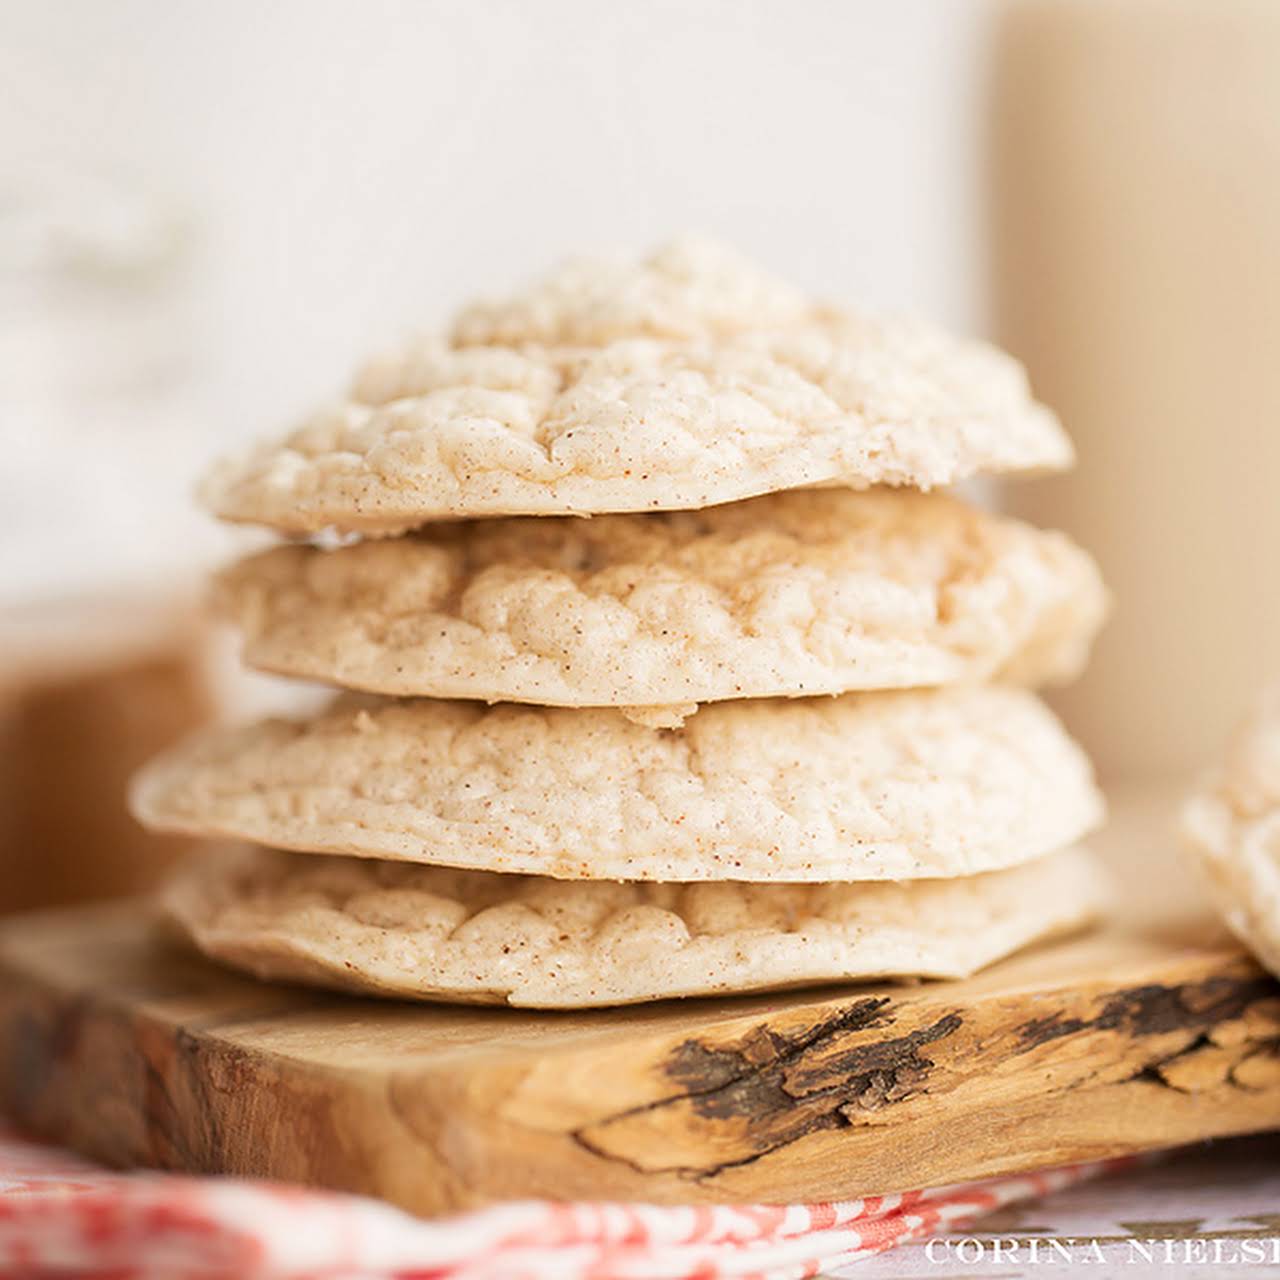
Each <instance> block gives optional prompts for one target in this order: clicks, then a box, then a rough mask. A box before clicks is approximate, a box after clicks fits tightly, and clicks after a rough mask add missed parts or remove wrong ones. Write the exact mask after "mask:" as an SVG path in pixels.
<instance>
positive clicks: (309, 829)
mask: <svg viewBox="0 0 1280 1280" xmlns="http://www.w3.org/2000/svg"><path fill="white" fill-rule="evenodd" d="M132 800H133V807H134V812H135V813H136V814H137V815H138V816H139V817H140V818H141V819H142V820H143V821H144V822H146V823H147V824H149V825H151V826H153V827H156V828H158V829H161V830H167V831H175V832H182V833H187V834H192V835H220V836H226V837H233V838H236V839H243V840H251V841H254V842H256V843H261V844H266V845H273V846H278V847H281V848H291V849H300V850H314V851H319V852H326V853H350V854H358V855H361V856H364V857H371V858H389V859H399V860H405V861H411V862H424V863H436V864H441V865H445V866H456V867H470V868H476V869H480V870H485V871H507V872H529V873H534V874H539V875H550V876H554V877H557V878H561V879H593V878H605V879H620V880H662V881H684V880H741V881H757V880H758V881H769V880H778V881H822V880H834V881H843V880H869V879H916V878H927V877H939V876H954V875H967V874H971V873H974V872H977V871H984V870H989V869H992V868H995V867H1000V866H1007V865H1011V864H1014V863H1019V862H1025V861H1028V860H1030V859H1031V858H1034V857H1036V856H1037V855H1039V854H1042V853H1045V852H1048V851H1049V850H1052V849H1056V848H1060V847H1062V846H1064V845H1066V844H1069V843H1070V842H1072V841H1074V840H1076V839H1077V838H1078V837H1080V836H1081V835H1082V834H1084V832H1086V831H1087V830H1089V829H1090V828H1092V827H1093V826H1094V825H1095V824H1096V823H1097V822H1098V820H1099V819H1100V816H1101V812H1102V801H1101V797H1100V795H1099V793H1098V791H1097V789H1096V787H1095V785H1094V782H1093V778H1092V772H1091V770H1090V766H1089V762H1088V760H1087V759H1086V758H1085V756H1084V754H1083V752H1082V751H1081V750H1080V749H1079V747H1077V746H1076V744H1075V743H1073V742H1072V741H1071V739H1070V738H1069V737H1068V736H1067V734H1066V733H1065V731H1064V730H1063V728H1062V726H1061V725H1060V724H1059V723H1058V721H1057V720H1056V719H1055V718H1054V716H1053V715H1052V713H1051V712H1050V711H1049V710H1048V708H1047V707H1045V706H1044V704H1043V703H1042V702H1040V701H1039V699H1037V698H1036V697H1035V696H1034V695H1033V694H1030V693H1027V692H1025V691H1023V690H1019V689H1013V688H1007V687H1002V686H975V687H957V688H953V689H946V690H935V691H906V692H891V693H870V694H846V695H844V696H842V697H839V698H807V699H798V700H794V701H782V700H776V699H775V700H769V701H748V702H722V703H712V704H711V705H709V706H706V707H703V708H702V709H701V710H700V711H699V712H698V713H697V714H696V715H694V716H692V717H691V718H690V719H689V720H688V721H687V722H686V723H685V724H684V726H683V727H682V728H680V729H660V728H652V727H647V726H645V725H641V724H637V723H634V722H632V721H630V720H628V719H627V718H626V717H625V716H624V715H623V714H622V713H621V712H619V711H616V710H609V709H556V708H540V707H528V706H519V705H515V704H509V703H508V704H499V705H497V706H494V707H486V706H484V705H482V704H479V703H474V702H447V701H436V700H433V699H408V700H404V701H389V700H385V699H377V698H371V697H362V696H358V695H346V696H343V697H341V698H339V699H338V700H337V701H336V702H335V703H334V704H333V706H332V707H331V708H330V709H329V710H327V711H326V712H324V713H322V714H320V715H318V716H315V717H312V718H311V719H308V720H301V721H288V720H278V719H277V720H267V721H262V722H260V723H258V724H256V725H251V726H248V727H246V728H241V729H213V730H210V731H206V732H203V733H200V734H197V735H196V736H195V737H194V738H192V739H190V740H188V741H187V742H186V743H183V744H179V745H178V746H177V747H176V748H174V749H173V750H171V751H170V752H168V753H166V754H165V755H163V756H161V757H160V758H159V759H157V760H156V761H154V762H152V763H151V764H150V765H148V766H147V767H146V768H145V769H144V770H143V771H142V773H141V774H140V775H139V777H138V779H137V780H136V781H135V785H134V788H133V795H132Z"/></svg>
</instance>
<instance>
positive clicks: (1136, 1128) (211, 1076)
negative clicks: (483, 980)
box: [0, 798, 1280, 1214]
mask: <svg viewBox="0 0 1280 1280" xmlns="http://www.w3.org/2000/svg"><path fill="white" fill-rule="evenodd" d="M1169 813H1170V810H1169V808H1168V806H1167V805H1166V804H1163V803H1161V802H1160V801H1159V799H1158V798H1156V799H1154V800H1152V799H1150V798H1148V799H1147V801H1146V802H1144V803H1136V802H1130V803H1128V804H1126V805H1124V806H1123V807H1122V809H1121V812H1120V814H1119V815H1118V818H1117V820H1116V821H1115V822H1114V823H1113V826H1112V828H1111V831H1110V834H1109V836H1108V837H1107V839H1106V841H1105V842H1104V843H1105V845H1106V847H1107V848H1108V849H1109V850H1110V851H1111V852H1112V853H1113V855H1120V854H1123V855H1124V856H1123V857H1119V856H1117V861H1118V863H1119V869H1120V871H1121V882H1122V888H1121V892H1120V895H1119V897H1120V901H1121V907H1122V910H1121V914H1120V918H1118V919H1117V920H1116V921H1115V922H1113V923H1112V924H1110V925H1109V926H1108V927H1106V928H1105V929H1104V930H1102V931H1100V932H1098V933H1095V934H1093V935H1090V936H1088V937H1083V938H1079V939H1076V940H1074V941H1069V942H1066V943H1062V944H1058V945H1053V946H1047V947H1042V948H1039V949H1037V950H1034V951H1031V952H1028V953H1026V954H1024V955H1022V956H1019V957H1016V958H1014V959H1012V960H1010V961H1007V962H1005V963H1003V964H1001V965H998V966H996V967H995V968H993V969H991V970H988V971H987V972H986V973H984V974H982V975H981V976H979V977H978V978H975V979H971V980H969V981H966V982H953V983H927V984H921V985H914V986H903V985H899V986H891V985H876V986H857V987H848V988H843V989H823V990H815V991H807V992H800V993H795V992H792V993H787V994H785V995H774V996H756V997H751V998H738V999H716V1000H690V1001H685V1002H682V1003H676V1002H672V1003H666V1004H662V1005H654V1006H649V1007H638V1008H633V1009H623V1010H614V1011H602V1012H591V1013H584V1014H563V1013H533V1012H517V1011H510V1010H493V1009H489V1010H485V1009H464V1008H456V1009H451V1008H447V1007H440V1006H437V1007H432V1006H414V1005H409V1004H401V1003H391V1002H378V1001H373V1000H359V999H353V998H344V997H337V996H328V995H324V994H321V993H317V992H313V991H306V990H301V989H297V988H286V987H273V986H267V985H263V984H260V983H257V982H254V981H251V980H248V979H243V978H239V977H236V976H234V975H232V974H230V973H227V972H225V971H223V970H221V969H219V968H217V967H215V966H213V965H211V964H207V963H205V962H203V961H201V960H199V959H197V958H195V957H192V956H190V955H187V954H185V953H184V952H181V951H178V950H174V949H172V948H170V947H168V946H167V945H166V944H164V943H162V942H161V941H159V940H157V939H155V938H154V937H152V936H151V934H150V931H149V930H148V928H147V926H146V925H145V923H144V922H143V918H142V915H141V912H140V910H139V909H138V908H137V907H130V906H128V905H124V906H116V907H112V908H107V909H104V908H94V909H80V910H76V911H70V912H61V913H57V914H48V915H42V916H36V917H26V918H23V919H18V920H14V921H12V922H10V923H9V924H8V925H7V926H5V927H4V928H3V930H2V931H0V1106H3V1108H4V1109H6V1110H7V1111H8V1112H9V1113H10V1114H11V1115H13V1116H14V1117H16V1118H17V1119H18V1120H19V1121H20V1122H22V1123H23V1124H25V1125H27V1126H28V1127H30V1128H32V1129H34V1130H36V1131H38V1132H40V1133H43V1134H45V1135H48V1136H49V1137H52V1138H55V1139H58V1140H61V1141H63V1142H65V1143H68V1144H70V1145H71V1146H73V1147H75V1148H77V1149H79V1150H81V1151H83V1152H86V1153H88V1154H90V1155H93V1156H96V1157H98V1158H100V1159H103V1160H106V1161H108V1162H110V1163H112V1164H115V1165H122V1166H130V1165H154V1166H160V1167H163V1168H171V1169H185V1170H192V1171H199V1172H228V1173H236V1174H249V1175H261V1176H267V1177H272V1178H283V1179H291V1180H296V1181H298V1182H304V1183H312V1184H316V1185H320V1186H326V1187H335V1188H342V1189H346V1190H351V1191H359V1192H367V1193H371V1194H373V1195H377V1196H383V1197H385V1198H386V1199H388V1200H391V1201H394V1202H396V1203H398V1204H401V1205H403V1206H405V1207H407V1208H409V1209H412V1210H415V1211H418V1212H420V1213H428V1214H429V1213H439V1212H442V1211H446V1210H453V1209H458V1208H462V1207H466V1206H472V1205H476V1204H480V1203H483V1202H485V1201H488V1200H492V1199H496V1198H508V1197H520V1196H551V1197H575V1198H576V1197H584V1198H592V1199H602V1198H621V1199H644V1200H652V1201H658V1202H664V1203H674V1202H697V1201H794V1200H810V1199H826V1198H837V1197H848V1196H854V1195H861V1194H869V1193H876V1192H883V1191H889V1190H893V1189H901V1188H906V1187H915V1186H925V1185H931V1184H937V1183H942V1182H949V1181H953V1180H956V1179H965V1178H972V1177H980V1176H983V1175H988V1174H995V1173H1001V1172H1006V1171H1010V1170H1021V1169H1027V1168H1031V1167H1036V1166H1042V1165H1047V1164H1056V1163H1060V1162H1063V1161H1074V1160H1081V1159H1090V1158H1094V1157H1099V1156H1108V1155H1116V1154H1120V1153H1125V1152H1132V1151H1139V1150H1143V1149H1146V1148H1152V1147H1161V1146H1168V1145H1172V1144H1175V1143H1180V1142H1185V1141H1188V1140H1191V1139H1196V1138H1203V1137H1208V1136H1211V1135H1219V1134H1230V1133H1242V1132H1246V1131H1250V1130H1258V1129H1264V1128H1269V1127H1280V985H1278V984H1277V983H1276V982H1275V981H1274V980H1272V979H1271V978H1269V977H1268V976H1266V975H1265V974H1264V973H1263V972H1262V971H1261V970H1260V969H1259V968H1258V967H1257V966H1256V965H1255V964H1254V963H1253V962H1252V961H1251V960H1249V959H1248V958H1247V957H1246V956H1245V954H1244V953H1243V952H1242V951H1241V950H1240V948H1239V947H1238V946H1236V945H1235V944H1234V943H1232V942H1231V941H1230V940H1229V939H1228V938H1227V937H1226V936H1225V935H1224V934H1223V933H1222V931H1221V930H1220V929H1219V928H1218V927H1217V926H1216V925H1215V923H1214V922H1213V920H1212V919H1211V917H1210V916H1209V915H1208V913H1207V910H1206V909H1205V908H1204V907H1203V905H1202V904H1200V903H1199V902H1198V901H1197V897H1196V894H1195V892H1194V890H1192V889H1191V888H1190V887H1189V886H1188V885H1187V884H1186V883H1185V881H1183V879H1182V877H1181V873H1180V870H1179V864H1178V862H1177V860H1176V851H1175V850H1174V849H1173V847H1172V842H1171V840H1170V838H1169V837H1168V836H1167V835H1165V834H1164V832H1165V829H1166V827H1167V824H1168V820H1169Z"/></svg>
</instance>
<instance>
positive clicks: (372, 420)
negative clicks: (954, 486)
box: [202, 240, 1073, 535]
mask: <svg viewBox="0 0 1280 1280" xmlns="http://www.w3.org/2000/svg"><path fill="white" fill-rule="evenodd" d="M1072 457H1073V454H1072V449H1071V445H1070V442H1069V441H1068V439H1067V437H1066V435H1065V434H1064V433H1063V431H1062V428H1061V427H1060V426H1059V424H1058V422H1057V419H1056V418H1055V417H1054V416H1053V414H1052V413H1051V412H1050V411H1049V410H1048V409H1046V408H1045V407H1044V406H1043V405H1040V404H1038V403H1037V402H1036V401H1035V400H1033V399H1032V397H1031V395H1030V392H1029V390H1028V387H1027V380H1026V375H1025V373H1024V371H1023V369H1022V367H1021V366H1020V365H1019V364H1018V363H1017V362H1016V361H1014V360H1012V359H1011V358H1010V357H1008V356H1006V355H1004V354H1003V353H1002V352H999V351H997V350H995V349H994V348H992V347H989V346H986V345H984V344H982V343H977V342H963V341H959V340H956V339H952V338H949V337H947V336H945V335H943V334H941V333H939V332H937V331H935V330H933V329H931V328H929V327H927V326H925V325H923V324H919V323H914V322H907V321H901V320H888V319H877V318H872V317H869V316H864V315H859V314H855V313H852V312H849V311H841V310H837V309H835V308H832V307H829V306H825V305H822V304H818V303H814V302H811V301H810V300H808V299H806V298H805V297H804V296H802V295H801V294H799V293H797V292H796V291H795V290H793V289H791V288H790V287H789V286H787V285H785V284H782V283H781V282H778V281H775V280H773V279H772V278H771V277H769V276H767V275H765V274H764V273H762V272H760V271H758V270H757V269H756V268H755V267H753V266H752V265H751V264H749V263H747V262H744V261H743V260H741V259H740V258H738V257H737V255H735V254H732V253H730V252H729V251H728V250H725V249H723V248H721V247H719V246H716V245H714V244H709V243H706V242H702V241H690V240H682V241H676V242H674V243H672V244H669V245H667V246H665V247H663V248H661V249H659V250H658V251H656V252H655V253H654V254H652V255H651V256H650V257H648V258H646V259H644V260H643V261H640V262H623V261H616V262H607V261H594V262H580V263H572V264H570V265H569V266H567V267H565V268H562V269H561V270H560V271H559V272H558V273H555V274H553V275H552V276H551V277H550V278H549V279H547V280H546V281H544V282H543V283H542V284H540V285H538V286H536V287H534V288H533V289H531V290H529V291H527V292H526V293H523V294H520V295H517V296H516V297H514V298H511V299H509V300H507V301H505V302H500V303H494V304H480V305H476V306H472V307H470V308H467V309H466V310H464V311H463V312H462V313H461V315H460V316H459V317H458V318H457V320H456V322H455V323H454V325H453V328H452V330H451V331H450V332H449V333H448V334H446V335H445V336H442V337H438V338H424V339H421V340H419V341H416V342H413V343H410V344H408V345H406V346H405V347H404V348H403V349H401V350H399V351H396V352H393V353H391V354H390V355H388V356H386V357H383V358H380V359H377V360H375V361H373V362H372V363H370V364H369V365H368V366H367V367H366V368H365V369H364V370H363V371H362V372H361V373H360V374H359V375H358V376H357V378H356V379H355V381H354V384H353V386H352V388H351V391H350V393H349V395H348V397H347V398H346V399H345V400H343V401H340V402H338V403H337V404H335V405H333V406H332V407H331V408H329V409H327V410H324V411H322V412H320V413H318V414H316V415H315V416H314V417H313V418H311V419H310V420H309V421H307V422H306V423H304V424H303V425H302V426H300V427H299V428H298V429H297V430H295V431H294V432H292V433H291V434H289V435H288V436H287V437H285V438H284V439H283V440H281V441H278V442H275V443H270V444H266V445H263V446H261V447H260V448H258V449H256V450H253V451H251V452H250V453H248V454H247V455H245V456H243V457H241V458H238V459H229V460H227V461H225V462H222V463H220V464H218V465H217V466H216V467H215V468H214V469H213V470H212V471H211V472H210V474H209V475H208V476H207V478H206V480H205V482H204V485H203V486H202V497H203V501H204V502H205V504H206V505H207V506H209V507H210V508H211V509H212V510H213V511H214V512H215V513H216V514H218V515H220V516H222V517H224V518H226V519H229V520H236V521H248V522H255V523H260V524H265V525H269V526H271V527H274V528H276V529H279V530H281V531H284V532H287V533H295V534H297V533H315V532H318V531H320V530H324V529H329V528H332V529H337V530H340V531H344V532H358V533H364V534H366V535H385V534H393V533H398V532H402V531H404V530H406V529H409V528H412V527H414V526H417V525H421V524H423V523H426V522H428V521H431V520H438V519H445V518H450V517H471V516H491V515H521V514H523V515H572V514H586V513H593V512H595V513H600V512H610V511H650V510H669V509H681V508H700V507H705V506H710V505H713V504H717V503H723V502H729V501H733V500H735V499H739V498H746V497H751V496H754V495H757V494H762V493H768V492H772V491H775V490H781V489H793V488H800V487H808V486H814V485H835V486H842V487H848V488H854V489H864V488H867V487H869V486H871V485H876V484H887V485H910V486H914V487H918V488H925V489H928V488H933V487H936V486H939V485H946V484H950V483H952V482H954V481H957V480H960V479H963V478H965V477H967V476H971V475H975V474H978V473H982V472H992V473H995V472H1007V471H1041V470H1055V469H1060V468H1062V467H1065V466H1068V465H1070V463H1071V461H1072Z"/></svg>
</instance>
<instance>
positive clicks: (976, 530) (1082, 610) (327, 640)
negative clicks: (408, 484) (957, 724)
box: [215, 490, 1106, 706]
mask: <svg viewBox="0 0 1280 1280" xmlns="http://www.w3.org/2000/svg"><path fill="white" fill-rule="evenodd" d="M215 594H216V598H217V600H218V602H219V605H220V609H221V611H222V612H223V614H224V615H225V616H226V617H228V618H230V619H231V620H232V621H234V622H236V623H237V624H238V625H239V626H240V628H241V630H242V631H243V633H244V656H245V658H246V660H247V661H248V662H249V663H250V664H251V665H253V666H256V667H260V668H262V669H264V670H268V671H274V672H278V673H280V674H283V675H291V676H301V677H304V678H306V679H312V680H320V681H327V682H329V683H333V684H338V685H343V686H346V687H348V688H354V689H363V690H370V691H374V692H378V693H389V694H397V695H405V694H418V695H431V696H434V697H456V698H483V699H486V700H488V701H498V700H509V701H516V702H535V703H541V704H544V705H553V706H635V705H639V706H646V705H647V706H653V705H665V704H672V703H685V702H692V703H698V702H713V701H719V700H721V699H726V698H759V697H775V696H787V697H797V696H801V695H805V694H815V693H842V692H845V691H847V690H865V689H884V688H909V687H923V686H933V685H942V684H951V683H956V682H959V681H977V680H984V679H989V678H992V677H999V678H1003V679H1007V680H1011V681H1018V682H1024V683H1028V684H1039V683H1044V682H1058V681H1063V680H1067V679H1070V678H1072V677H1074V676H1075V675H1076V674H1077V673H1078V672H1079V670H1080V669H1081V667H1082V666H1083V665H1084V661H1085V658H1086V656H1087V654H1088V649H1089V644H1090V642H1091V641H1092V639H1093V636H1094V635H1095V633H1096V631H1097V629H1098V627H1099V625H1100V624H1101V621H1102V617H1103V615H1104V613H1105V607H1106V593H1105V591H1104V589H1103V587H1102V583H1101V580H1100V578H1099V576H1098V571H1097V567H1096V566H1095V565H1094V563H1093V561H1092V560H1091V559H1090V557H1089V556H1088V555H1087V554H1085V552H1083V551H1081V550H1080V549H1079V548H1078V547H1076V546H1074V545H1073V544H1072V543H1071V542H1070V541H1069V540H1068V539H1067V538H1066V537H1064V536H1063V535H1061V534H1056V533H1044V532H1041V531H1039V530H1036V529H1032V528H1031V527H1030V526H1028V525H1024V524H1021V523H1019V522H1017V521H1014V520H1008V519H1002V518H1000V517H998V516H995V515H992V514H990V513H988V512H984V511H980V510H978V509H976V508H973V507H969V506H966V505H964V504H963V503H960V502H957V501H956V500H954V499H952V498H949V497H945V496H944V495H942V494H921V493H915V492H911V491H906V490H898V491H891V490H875V491H871V492H867V493H850V492H847V491H841V490H822V491H808V492H796V491H793V492H790V493H779V494H772V495H769V496H767V497H763V498H753V499H750V500H748V501H746V502H737V503H731V504H729V505H728V506H722V507H710V508H707V509H706V510H703V511H679V512H670V513H664V514H653V515H611V516H599V517H597V518H596V519H593V520H581V519H575V518H573V517H559V518H554V517H550V518H541V519H539V518H529V517H523V518H522V517H515V518H508V519H498V520H487V521H477V522H468V523H463V524H458V523H447V524H438V525H433V526H430V527H428V528H426V529H423V530H421V531H420V532H418V533H417V534H414V535H411V536H408V537H404V538H395V539H391V540H387V541H375V542H361V543H358V544H356V545H353V546H347V547H341V548H338V549H336V550H328V551H326V550H322V549H320V548H318V547H312V546H300V545H295V546H284V547H277V548H274V549H272V550H269V551H266V552H263V553H261V554H259V555H256V556H253V557H250V558H249V559H247V560H244V561H242V562H241V563H240V564H238V565H235V566H233V567H232V568H231V569H229V570H227V571H225V572H224V573H223V574H222V575H221V576H220V578H219V580H218V584H217V589H216V593H215Z"/></svg>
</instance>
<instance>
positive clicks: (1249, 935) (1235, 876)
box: [1183, 685, 1280, 975]
mask: <svg viewBox="0 0 1280 1280" xmlns="http://www.w3.org/2000/svg"><path fill="white" fill-rule="evenodd" d="M1183 831H1184V833H1185V837H1186V843H1187V846H1188V848H1189V849H1190V850H1191V851H1192V852H1193V853H1194V855H1195V856H1196V858H1197V860H1198V861H1199V863H1200V866H1201V868H1202V869H1203V871H1204V872H1205V873H1206V876H1207V879H1208V881H1209V886H1210V889H1211V891H1212V894H1213V897H1214V900H1215V902H1216V903H1217V906H1218V909H1219V910H1220V911H1221V913H1222V915H1223V918H1224V919H1225V920H1226V922H1227V923H1228V925H1230V927H1231V930H1232V932H1234V933H1235V934H1236V936H1237V937H1239V938H1240V940H1241V941H1242V942H1244V943H1245V945H1246V946H1248V947H1250V948H1251V949H1252V950H1253V951H1254V952H1255V953H1256V955H1257V956H1258V958H1259V959H1260V960H1261V961H1262V962H1263V963H1264V964H1265V965H1266V966H1267V967H1268V968H1269V969H1271V971H1272V972H1273V973H1275V974H1277V975H1280V685H1278V686H1276V687H1275V688H1274V689H1272V690H1271V691H1270V693H1269V694H1268V695H1267V696H1266V697H1265V698H1264V699H1263V701H1262V704H1261V705H1260V706H1259V708H1258V710H1257V711H1256V712H1255V713H1254V714H1253V716H1252V717H1250V719H1249V720H1248V721H1247V722H1246V723H1245V724H1244V725H1242V726H1241V727H1240V729H1239V730H1238V731H1237V732H1236V734H1235V735H1234V737H1233V738H1232V741H1231V744H1230V748H1229V750H1228V753H1227V757H1226V759H1225V760H1224V761H1223V763H1222V765H1221V766H1220V767H1219V768H1218V769H1217V770H1216V771H1215V772H1214V773H1213V774H1212V776H1210V777H1209V778H1207V779H1206V780H1205V782H1204V783H1203V785H1202V786H1201V787H1200V789H1199V791H1198V792H1197V793H1196V794H1195V795H1194V796H1193V797H1192V799H1191V800H1190V801H1189V802H1188V803H1187V805H1186V807H1185V809H1184V811H1183Z"/></svg>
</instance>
